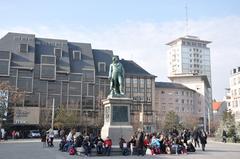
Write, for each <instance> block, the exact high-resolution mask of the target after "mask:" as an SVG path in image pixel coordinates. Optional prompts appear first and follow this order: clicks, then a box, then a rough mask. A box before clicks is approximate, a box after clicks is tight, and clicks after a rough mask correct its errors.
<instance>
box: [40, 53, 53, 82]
mask: <svg viewBox="0 0 240 159" xmlns="http://www.w3.org/2000/svg"><path fill="white" fill-rule="evenodd" d="M40 67H41V68H40V78H41V79H48V80H55V79H56V57H55V56H52V55H42V56H41V66H40Z"/></svg>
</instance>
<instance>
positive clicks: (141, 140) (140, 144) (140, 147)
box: [136, 129, 144, 156]
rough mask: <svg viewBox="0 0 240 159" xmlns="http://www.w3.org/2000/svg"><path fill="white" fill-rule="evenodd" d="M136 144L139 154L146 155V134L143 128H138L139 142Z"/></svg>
mask: <svg viewBox="0 0 240 159" xmlns="http://www.w3.org/2000/svg"><path fill="white" fill-rule="evenodd" d="M136 146H137V154H138V156H139V155H142V156H144V151H143V147H144V134H143V132H142V130H141V129H138V132H137V142H136Z"/></svg>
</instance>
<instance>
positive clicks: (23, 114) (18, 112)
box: [13, 107, 40, 125]
mask: <svg viewBox="0 0 240 159" xmlns="http://www.w3.org/2000/svg"><path fill="white" fill-rule="evenodd" d="M39 113H40V108H39V107H15V108H14V119H13V123H14V124H34V125H35V124H39Z"/></svg>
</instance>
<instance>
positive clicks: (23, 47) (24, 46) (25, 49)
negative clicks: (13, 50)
mask: <svg viewBox="0 0 240 159" xmlns="http://www.w3.org/2000/svg"><path fill="white" fill-rule="evenodd" d="M19 51H20V52H21V53H27V52H28V44H20V48H19Z"/></svg>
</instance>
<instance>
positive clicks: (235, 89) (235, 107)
mask: <svg viewBox="0 0 240 159" xmlns="http://www.w3.org/2000/svg"><path fill="white" fill-rule="evenodd" d="M229 81H230V90H229V91H230V92H229V94H230V99H229V100H228V110H231V111H232V113H233V114H234V115H235V120H236V121H237V122H240V67H238V68H234V69H233V70H232V73H231V77H230V79H229Z"/></svg>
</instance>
